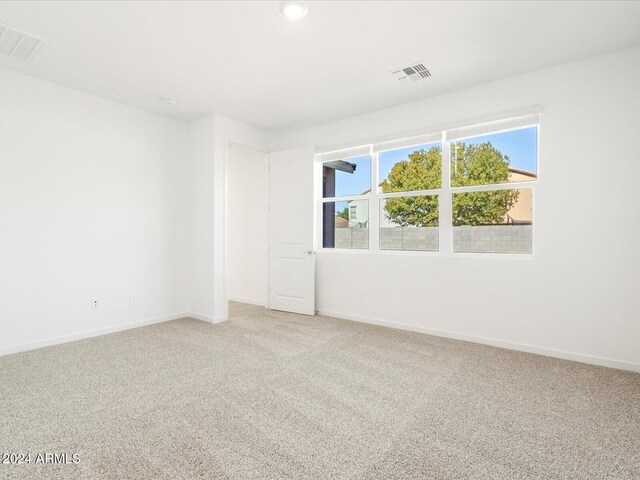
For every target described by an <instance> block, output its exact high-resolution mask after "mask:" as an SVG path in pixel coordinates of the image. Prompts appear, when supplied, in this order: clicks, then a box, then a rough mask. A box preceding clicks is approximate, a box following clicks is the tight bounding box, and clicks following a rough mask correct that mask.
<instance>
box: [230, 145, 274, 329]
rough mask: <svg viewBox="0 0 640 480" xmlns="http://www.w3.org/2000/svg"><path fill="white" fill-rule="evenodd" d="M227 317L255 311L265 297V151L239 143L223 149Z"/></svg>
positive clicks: (267, 163) (267, 184) (267, 208)
mask: <svg viewBox="0 0 640 480" xmlns="http://www.w3.org/2000/svg"><path fill="white" fill-rule="evenodd" d="M227 155H228V156H227V269H228V277H227V292H228V300H229V305H228V308H229V310H228V311H229V318H230V319H231V318H238V317H241V316H246V315H250V314H252V313H256V312H259V311H261V310H263V309H264V308H265V307H266V306H267V299H268V278H269V276H268V262H269V258H268V246H269V155H268V153H265V152H262V151H260V150H256V149H253V148H250V147H246V146H243V145H239V144H233V143H231V144H229V145H228V150H227Z"/></svg>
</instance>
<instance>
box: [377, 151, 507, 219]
mask: <svg viewBox="0 0 640 480" xmlns="http://www.w3.org/2000/svg"><path fill="white" fill-rule="evenodd" d="M451 173H452V175H451V185H452V186H454V187H463V186H471V185H485V184H496V183H507V182H508V181H509V175H510V173H509V157H507V156H506V155H503V154H502V153H501V152H500V151H499V150H497V149H496V148H495V147H493V146H492V145H491V142H486V143H482V144H479V145H466V144H464V143H458V144H455V145H454V144H452V162H451ZM441 185H442V152H441V150H440V147H439V146H434V147H431V148H430V149H429V150H424V149H421V150H416V151H415V152H412V153H410V154H409V158H408V159H407V160H403V161H400V162H398V163H396V164H395V165H394V166H393V168H392V169H391V171H390V172H389V178H388V179H387V180H385V181H384V182H382V185H381V186H382V191H383V192H384V193H390V192H407V191H414V190H432V189H438V188H440V187H441ZM517 200H518V191H517V190H497V191H490V192H468V193H456V194H454V195H453V224H454V225H486V224H496V223H503V222H504V219H505V216H506V214H507V212H508V211H509V209H510V208H511V207H512V206H513V205H514V204H515V203H516V202H517ZM384 210H385V214H386V216H387V218H389V220H391V221H392V222H393V223H395V224H396V225H399V226H403V227H406V226H415V227H435V226H437V225H438V216H439V211H438V197H437V196H435V195H433V196H417V197H402V198H388V199H386V200H385V205H384Z"/></svg>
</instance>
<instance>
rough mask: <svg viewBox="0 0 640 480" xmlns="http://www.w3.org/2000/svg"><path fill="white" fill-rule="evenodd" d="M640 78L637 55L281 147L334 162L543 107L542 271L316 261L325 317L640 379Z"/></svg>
mask: <svg viewBox="0 0 640 480" xmlns="http://www.w3.org/2000/svg"><path fill="white" fill-rule="evenodd" d="M436 74H437V73H436ZM638 78H640V49H638V48H636V49H632V50H627V51H622V52H618V53H615V54H610V55H606V56H602V57H597V58H592V59H588V60H584V61H580V62H576V63H572V64H567V65H563V66H559V67H555V68H551V69H547V70H544V71H539V72H534V73H531V74H527V75H523V76H519V77H514V78H510V79H506V80H503V81H498V82H493V83H489V84H485V85H482V86H478V87H476V88H472V89H468V90H464V91H459V92H456V93H452V94H447V95H442V96H438V97H434V98H431V99H427V100H424V101H421V102H416V103H412V104H407V105H403V106H399V107H396V108H392V109H388V110H383V111H379V112H376V113H372V114H369V115H364V116H360V117H356V118H351V119H347V120H343V121H340V122H335V123H331V124H328V125H324V126H321V127H318V128H314V129H311V130H307V131H303V132H299V133H295V134H290V135H287V136H285V137H282V138H281V139H276V140H275V141H274V142H273V144H272V146H273V148H274V150H275V149H281V148H291V147H294V146H305V145H306V146H309V145H311V146H315V147H317V148H319V149H329V148H331V147H332V146H336V147H337V146H349V145H360V144H363V143H367V141H369V140H373V139H380V138H385V137H386V138H392V137H393V136H403V135H404V134H405V133H408V132H412V133H415V132H418V131H422V132H424V133H428V132H431V131H433V130H436V131H437V130H438V128H440V127H441V126H453V125H456V124H458V125H465V124H467V122H468V121H473V120H474V119H481V118H486V117H487V116H492V115H499V114H501V113H508V112H516V111H521V110H522V109H527V108H528V107H531V106H533V105H539V106H541V107H542V111H543V114H542V120H541V128H540V152H539V154H540V170H539V173H540V180H539V186H538V188H537V190H536V193H537V198H536V200H535V201H536V204H535V218H534V225H535V229H534V235H535V237H536V238H535V248H536V253H535V257H534V258H529V257H522V256H516V257H514V258H497V257H494V258H492V257H490V256H489V257H487V258H482V257H480V256H478V257H455V256H450V257H440V256H433V255H404V256H403V255H393V254H367V253H364V254H363V253H337V252H326V253H319V254H318V255H317V302H318V308H319V310H320V311H321V312H323V313H327V314H330V315H334V316H337V317H343V318H350V319H355V320H361V321H366V322H374V323H383V324H388V325H395V326H400V327H403V328H409V329H413V330H419V331H426V332H432V333H437V334H443V335H447V336H454V337H459V338H468V339H473V340H477V341H481V342H485V343H493V344H497V345H504V346H509V347H512V348H517V349H522V350H529V351H535V352H540V353H546V354H549V355H555V356H560V357H566V358H573V359H578V360H582V361H587V362H592V363H600V364H606V365H611V366H616V367H620V368H628V369H634V370H640V322H639V321H638V319H639V318H640V296H639V295H638V293H637V290H638V288H639V286H640V253H639V252H640V220H639V217H638V197H637V191H638V185H637V184H638V179H639V178H640V161H639V157H638V147H637V141H636V138H637V135H638V132H639V131H640V114H639V113H638V112H640V89H639V88H638ZM408 88H410V87H408ZM309 188H312V186H311V185H310V186H309ZM568 205H571V210H572V211H573V212H574V213H573V214H572V215H571V216H570V217H567V216H566V215H565V214H564V213H563V212H565V211H566V210H567V206H568ZM354 290H361V291H362V293H363V296H364V300H363V301H358V297H359V295H354V294H353V292H354Z"/></svg>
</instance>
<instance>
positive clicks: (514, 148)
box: [451, 127, 538, 187]
mask: <svg viewBox="0 0 640 480" xmlns="http://www.w3.org/2000/svg"><path fill="white" fill-rule="evenodd" d="M537 138H538V127H529V128H522V129H519V130H511V131H508V132H501V133H493V134H490V135H483V136H481V137H471V138H465V139H461V140H457V141H455V142H451V186H452V187H463V186H470V185H491V184H497V183H511V182H530V181H533V180H536V179H537V177H538V170H537V169H538V167H537V155H538V152H537Z"/></svg>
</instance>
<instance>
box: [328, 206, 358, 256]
mask: <svg viewBox="0 0 640 480" xmlns="http://www.w3.org/2000/svg"><path fill="white" fill-rule="evenodd" d="M322 213H323V219H322V229H323V230H322V245H323V247H324V248H364V249H366V248H369V200H351V201H345V202H326V203H324V204H323V212H322Z"/></svg>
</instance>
